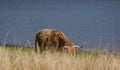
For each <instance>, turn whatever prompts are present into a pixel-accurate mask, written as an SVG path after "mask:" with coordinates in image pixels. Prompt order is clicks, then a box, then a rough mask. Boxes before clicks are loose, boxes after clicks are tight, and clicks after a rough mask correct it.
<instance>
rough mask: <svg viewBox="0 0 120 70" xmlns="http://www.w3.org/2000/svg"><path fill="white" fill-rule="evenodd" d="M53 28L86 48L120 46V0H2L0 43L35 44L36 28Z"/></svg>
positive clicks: (0, 6)
mask: <svg viewBox="0 0 120 70" xmlns="http://www.w3.org/2000/svg"><path fill="white" fill-rule="evenodd" d="M44 28H54V29H58V30H61V31H62V32H64V33H65V35H66V36H67V38H68V39H69V40H70V41H72V42H73V43H75V44H77V45H79V44H83V43H86V44H85V45H86V47H87V48H99V47H102V48H115V49H117V50H118V49H119V47H120V37H119V36H120V1H71V0H66V1H56V0H55V1H47V0H45V1H44V0H43V1H32V0H28V1H27V0H26V1H24V0H11V1H7V0H5V1H4V0H1V1H0V43H1V44H3V43H7V44H34V38H35V34H36V32H37V31H39V30H40V29H44Z"/></svg>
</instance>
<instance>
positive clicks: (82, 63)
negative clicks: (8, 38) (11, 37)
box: [0, 47, 120, 70]
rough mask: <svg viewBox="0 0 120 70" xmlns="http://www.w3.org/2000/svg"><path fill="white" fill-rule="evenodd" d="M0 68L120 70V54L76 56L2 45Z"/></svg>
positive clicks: (82, 54) (20, 69)
mask: <svg viewBox="0 0 120 70" xmlns="http://www.w3.org/2000/svg"><path fill="white" fill-rule="evenodd" d="M0 70H120V56H119V55H113V54H109V55H108V54H101V53H97V54H96V53H90V54H86V53H83V52H82V53H79V54H77V55H76V56H72V55H68V54H65V53H64V54H60V53H58V52H55V53H50V52H49V51H46V52H44V53H42V54H40V53H35V52H34V51H33V50H31V51H28V50H26V51H23V50H18V49H17V50H16V49H12V50H11V49H6V48H3V47H0Z"/></svg>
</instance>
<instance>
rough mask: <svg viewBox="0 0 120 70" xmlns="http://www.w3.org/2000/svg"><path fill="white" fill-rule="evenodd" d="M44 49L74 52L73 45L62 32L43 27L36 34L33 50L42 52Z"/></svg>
mask: <svg viewBox="0 0 120 70" xmlns="http://www.w3.org/2000/svg"><path fill="white" fill-rule="evenodd" d="M46 49H49V50H56V51H60V52H63V51H65V52H68V53H73V54H75V45H74V44H73V43H71V42H70V41H69V40H68V39H67V38H66V37H65V35H64V33H63V32H61V31H58V30H55V29H43V30H40V31H39V32H38V33H37V34H36V38H35V50H36V51H38V50H40V51H41V52H42V51H44V50H46Z"/></svg>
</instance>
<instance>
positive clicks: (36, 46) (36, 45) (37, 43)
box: [34, 38, 39, 52]
mask: <svg viewBox="0 0 120 70" xmlns="http://www.w3.org/2000/svg"><path fill="white" fill-rule="evenodd" d="M34 50H35V52H38V51H39V42H38V40H37V38H36V39H35V48H34Z"/></svg>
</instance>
